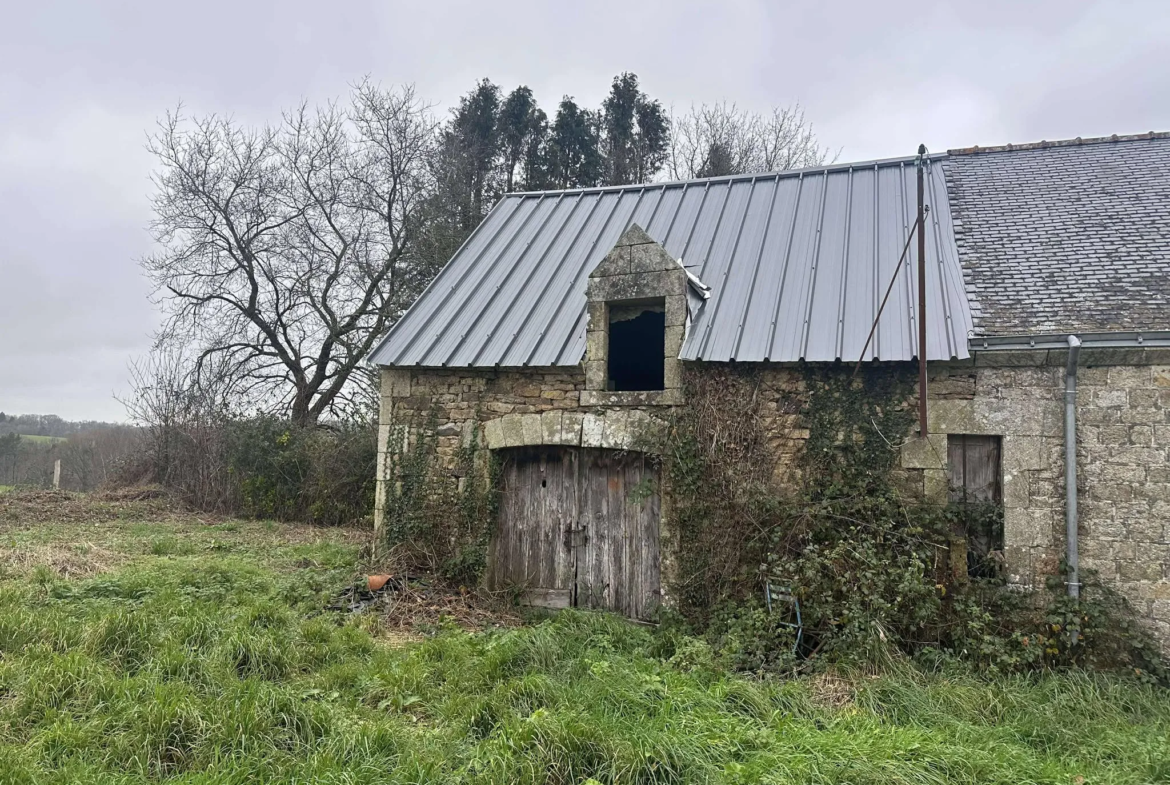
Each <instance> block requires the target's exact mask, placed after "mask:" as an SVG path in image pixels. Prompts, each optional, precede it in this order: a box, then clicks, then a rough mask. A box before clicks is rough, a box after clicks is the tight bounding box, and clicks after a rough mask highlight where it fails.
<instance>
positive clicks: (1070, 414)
mask: <svg viewBox="0 0 1170 785" xmlns="http://www.w3.org/2000/svg"><path fill="white" fill-rule="evenodd" d="M1080 353H1081V340H1080V339H1079V338H1077V337H1076V336H1075V335H1070V336H1069V337H1068V362H1067V363H1066V364H1065V369H1064V488H1065V506H1064V510H1065V524H1066V526H1067V534H1066V541H1067V543H1068V553H1067V558H1066V560H1067V561H1068V596H1070V597H1072V598H1073V599H1076V598H1077V597H1079V596H1080V594H1081V583H1080V574H1079V571H1078V565H1077V558H1078V557H1077V359H1078V357H1079V355H1080Z"/></svg>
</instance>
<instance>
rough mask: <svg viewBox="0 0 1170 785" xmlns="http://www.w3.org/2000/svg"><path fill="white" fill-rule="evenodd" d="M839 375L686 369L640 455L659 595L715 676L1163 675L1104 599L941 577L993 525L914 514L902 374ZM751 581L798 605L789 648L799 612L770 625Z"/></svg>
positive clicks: (908, 400)
mask: <svg viewBox="0 0 1170 785" xmlns="http://www.w3.org/2000/svg"><path fill="white" fill-rule="evenodd" d="M851 370H852V369H848V368H844V367H840V366H838V367H824V366H820V367H815V368H814V367H811V366H804V367H802V368H801V369H800V370H799V372H798V374H799V378H798V383H797V384H789V385H783V386H780V387H779V388H775V387H771V386H769V384H768V381H767V379H766V378H765V376H764V375H763V374H762V373H761V372H760V370H759V369H756V368H753V367H736V366H725V367H721V368H719V367H711V366H705V367H703V368H702V369H701V370H698V369H693V368H688V369H687V370H686V371H685V372H684V379H683V382H684V391H685V394H686V401H687V404H686V406H682V407H678V409H677V410H676V411H674V412H673V414H672V415H671V419H670V424H669V427H668V428H667V429H666V431H665V433H664V434H663V435H661V436H660V437H659V439H658V442H657V444H656V445H655V446H653V447H651V448H649V449H651V451H654V452H657V453H659V454H661V456H662V463H663V472H664V476H665V478H666V480H667V482H668V484H669V489H670V494H671V503H672V507H671V514H672V518H673V522H674V526H675V528H676V529H677V533H678V539H677V546H676V558H677V570H676V571H675V572H676V575H675V577H674V580H673V585H672V586H670V593H671V595H672V596H673V597H674V598H675V599H676V601H677V608H678V611H679V612H680V613H681V614H682V616H683V617H684V618H685V619H686V620H687V621H688V622H689V623H690V624H691V625H693V626H695V627H697V628H699V629H702V630H706V631H707V634H708V636H709V637H710V638H711V639H712V641H713V643H715V644H716V647H717V649H718V650H720V651H722V652H724V654H725V656H726V657H727V660H728V663H729V664H732V665H735V666H737V667H743V668H746V669H749V670H761V669H763V670H775V669H781V670H783V669H788V668H792V667H805V666H807V664H808V663H810V662H823V661H830V662H843V661H844V662H857V663H866V664H873V663H875V662H882V661H886V660H888V658H889V657H890V656H901V655H905V654H909V655H913V656H928V655H931V654H932V653H933V655H932V656H944V657H959V658H962V659H965V660H968V661H972V662H975V663H977V664H978V665H979V666H980V667H983V668H985V669H987V670H992V671H1015V670H1022V669H1027V668H1036V667H1057V666H1066V665H1090V666H1093V667H1113V668H1122V669H1126V670H1128V671H1132V672H1134V673H1135V674H1138V675H1144V676H1146V677H1150V678H1164V674H1165V671H1164V669H1162V668H1161V665H1160V664H1159V659H1158V656H1157V647H1156V646H1155V645H1154V644H1153V643H1152V641H1151V639H1150V636H1149V635H1148V633H1147V632H1145V628H1144V627H1142V626H1141V625H1140V624H1137V623H1136V622H1135V621H1134V619H1133V613H1132V609H1129V608H1128V605H1127V604H1126V603H1125V602H1124V600H1123V599H1122V598H1120V597H1118V596H1117V595H1116V594H1115V593H1113V592H1111V591H1110V590H1109V589H1108V588H1107V587H1104V586H1101V585H1100V584H1097V583H1094V584H1092V585H1091V587H1090V585H1089V584H1088V583H1087V584H1086V590H1085V593H1084V595H1083V597H1082V600H1081V601H1080V602H1079V603H1070V601H1069V600H1068V599H1067V597H1065V595H1064V594H1063V592H1061V591H1057V590H1056V589H1057V588H1062V587H1055V588H1052V589H1050V590H1048V591H1040V592H1036V593H1034V594H1025V593H1023V592H1021V591H1019V590H1014V589H1009V588H1008V587H1006V586H1005V580H1004V578H1003V576H1002V575H1001V574H1000V573H1001V570H1000V569H998V568H997V567H995V565H988V564H982V565H980V568H981V569H982V570H983V573H982V576H981V577H979V576H978V571H977V577H975V578H968V576H967V569H966V564H965V563H964V564H962V565H957V566H956V565H952V564H951V563H950V551H949V544H950V542H951V539H952V537H953V536H954V535H953V532H955V531H966V530H970V529H971V528H972V527H983V528H988V527H994V526H996V525H999V526H1002V510H1001V509H999V508H995V507H992V508H988V507H987V506H986V505H984V506H977V505H971V506H968V505H944V504H939V503H931V502H928V501H926V500H924V499H923V497H922V492H921V491H922V489H921V485H919V486H918V487H917V488H916V489H914V488H912V487H911V485H912V482H913V480H914V479H915V478H914V477H913V475H912V473H910V472H907V471H905V470H903V469H901V468H900V466H899V461H898V458H899V455H900V450H901V446H902V444H903V443H904V442H905V441H906V440H907V439H908V438H913V437H912V426H913V422H914V408H913V405H914V369H912V368H910V367H901V366H873V367H869V368H864V369H862V371H861V372H860V373H858V374H857V375H856V376H855V375H853V374H852V372H851ZM792 419H795V420H796V426H795V427H792V426H791V423H790V422H789V423H787V424H785V423H786V422H787V421H788V420H792ZM786 430H787V431H793V430H795V431H798V432H801V433H802V435H804V436H805V437H806V438H804V444H803V448H802V449H801V450H799V451H798V453H797V455H796V456H795V457H794V458H790V459H789V460H787V461H785V460H783V459H782V456H781V455H780V454H779V453H778V451H777V450H776V444H775V443H776V442H777V441H778V440H779V439H781V438H783V436H782V433H783V432H784V431H786ZM804 431H807V433H803V432H804ZM776 467H779V472H780V476H776V474H775V473H774V472H775V469H776ZM918 479H919V480H920V479H921V478H918ZM765 584H768V585H771V586H773V587H774V588H776V589H777V590H778V591H779V593H780V594H781V595H782V596H784V597H794V598H796V600H798V601H799V603H800V608H801V611H802V614H801V620H802V622H803V634H802V636H801V639H800V642H799V645H797V642H796V638H795V629H794V628H793V627H792V626H790V623H791V622H792V621H793V620H794V613H793V611H794V610H795V608H794V605H795V603H793V602H791V601H788V600H784V601H781V602H779V603H774V605H773V609H772V610H771V611H766V610H765V609H764V608H763V607H762V602H761V599H762V593H763V592H762V589H763V587H764V586H765ZM1054 586H1055V584H1054ZM1151 674H1153V675H1152V676H1151Z"/></svg>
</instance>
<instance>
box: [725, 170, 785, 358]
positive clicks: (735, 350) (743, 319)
mask: <svg viewBox="0 0 1170 785" xmlns="http://www.w3.org/2000/svg"><path fill="white" fill-rule="evenodd" d="M778 193H780V178H779V177H774V178H772V197H771V198H770V199H769V200H768V217H767V218H766V219H765V221H764V232H763V234H761V235H760V248H759V251H758V252H757V253H756V264H755V267H754V268H753V269H752V280H751V283H749V284H748V289H747V296H746V297H744V299H743V311H742V312H741V313H740V315H739V327H738V328H737V329H736V335H735V345H734V346H733V347H732V350H731V351H732V355H731V356H732V357H738V356H739V352H740V347H741V345H742V343H743V334H744V325H746V324H747V320H748V313H749V312H750V310H751V307H752V294H753V293H754V292H755V290H756V281H757V280H759V277H760V268H761V267H762V266H763V265H762V262H763V259H764V246H765V245H766V244H767V242H768V230H769V229H771V228H772V214H773V213H774V212H775V210H776V194H778Z"/></svg>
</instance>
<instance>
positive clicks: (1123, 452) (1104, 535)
mask: <svg viewBox="0 0 1170 785" xmlns="http://www.w3.org/2000/svg"><path fill="white" fill-rule="evenodd" d="M1064 361H1065V353H1064V352H1063V351H1061V352H1052V353H1051V356H1047V355H1046V354H1045V353H1023V354H1012V355H1006V354H1002V355H992V354H986V355H982V356H980V357H979V358H978V361H977V363H971V364H966V365H951V366H943V365H940V366H938V367H936V368H934V369H933V371H932V377H933V378H932V393H931V397H932V401H931V404H930V410H929V412H930V416H929V430H930V435H929V438H928V439H927V440H919V439H911V440H910V441H908V442H907V444H906V445H905V447H904V448H903V451H902V465H903V466H904V467H906V468H907V469H912V470H919V471H921V472H922V478H923V490H924V493H925V494H926V495H928V496H931V495H933V496H936V497H938V496H941V495H942V494H945V492H946V482H947V480H946V478H947V474H946V456H947V435H948V434H984V435H997V436H1001V437H1002V449H1003V452H1002V471H1003V477H1002V481H1003V496H1004V546H1005V557H1006V561H1007V567H1008V572H1009V576H1010V579H1011V580H1012V581H1013V582H1015V583H1017V584H1020V585H1023V586H1033V587H1040V586H1043V581H1044V579H1045V578H1046V576H1049V575H1052V574H1055V573H1056V572H1057V571H1058V568H1059V564H1060V561H1061V559H1062V558H1063V556H1064V553H1065V493H1064V491H1065V489H1064ZM1168 361H1170V356H1166V353H1165V352H1164V351H1163V350H1146V351H1142V350H1137V351H1125V352H1118V351H1113V352H1096V353H1094V352H1085V353H1083V354H1082V362H1081V368H1080V370H1079V372H1078V375H1077V379H1078V390H1077V491H1078V494H1077V495H1078V508H1079V532H1080V537H1079V552H1080V563H1081V567H1082V569H1089V570H1095V571H1096V572H1097V573H1098V574H1099V575H1100V576H1101V578H1102V579H1103V580H1104V581H1106V582H1108V583H1111V584H1112V585H1114V586H1115V587H1116V588H1118V589H1119V590H1120V591H1121V592H1122V593H1123V594H1124V595H1126V597H1128V599H1129V600H1130V601H1131V602H1132V603H1133V604H1134V605H1135V607H1136V608H1137V609H1138V611H1139V613H1140V614H1141V615H1143V616H1145V617H1146V618H1148V619H1149V622H1150V625H1151V627H1152V629H1153V630H1154V632H1155V634H1157V636H1158V637H1159V639H1160V640H1161V642H1162V645H1163V647H1164V648H1165V649H1167V650H1168V651H1170V365H1166V364H1161V363H1167V362H1168ZM1112 363H1117V364H1112ZM936 395H938V396H940V397H938V398H936V397H935V396H936Z"/></svg>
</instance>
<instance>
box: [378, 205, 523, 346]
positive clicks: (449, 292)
mask: <svg viewBox="0 0 1170 785" xmlns="http://www.w3.org/2000/svg"><path fill="white" fill-rule="evenodd" d="M503 203H504V200H500V201H499V202H497V203H496V206H495V207H493V208H492V210H491V212H493V213H494V212H495V211H496V210H498V209H499V208H500V205H501V204H503ZM519 210H520V208H519V204H517V205H515V206H513V207H512V209H511V210H510V211H509V212H508V214H507V215H506V216H505V217H504V226H505V227H506V226H507V225H508V224H509V223H510V222H511V220H512V218H513V217H514V216H515V215H516V214H517V213H518V212H519ZM490 214H491V213H489V216H490ZM486 223H487V218H485V219H484V220H483V221H481V222H480V224H479V226H477V227H476V228H475V231H473V232H472V234H471V236H470V237H468V238H467V240H466V241H464V244H463V245H462V246H460V249H461V250H462V249H463V248H465V247H467V246H468V244H469V243H470V242H471V239H472V238H473V237H475V234H476V233H477V232H478V231H479V228H480V227H481V226H483V225H484V224H486ZM499 236H500V231H499V230H496V232H495V233H494V234H493V235H492V236H491V238H490V239H489V240H488V241H487V242H486V243H485V244H484V247H483V248H481V249H480V251H479V253H478V254H476V256H475V259H476V260H478V259H480V258H481V257H482V256H483V254H484V253H485V252H486V251H487V249H488V248H490V247H491V246H492V245H493V244H494V243H495V241H496V238H497V237H499ZM457 258H458V254H456V256H454V257H452V259H457ZM474 267H475V261H474V260H473V261H472V262H470V263H469V264H468V265H467V267H466V268H465V269H464V270H463V273H462V274H461V275H460V276H459V277H458V278H457V279H456V281H455V283H454V284H452V286H451V288H450V289H449V290H447V292H446V294H444V295H443V296H442V298H441V299H440V300H439V303H438V307H434V308H432V309H431V312H430V313H429V314H428V315H427V316H426V318H425V319H424V320H423V323H422V324H421V325H420V326H419V327H418V328H417V329H415V331H414V332H413V333H412V334H411V335H410V337H409V338H407V341H406V344H405V345H404V346H403V347H402V348H401V349H400V350H399V351H398V352H397V353H396V354H395V355H394V358H393V359H392V360H391V361H390V363H388V364H390V365H396V364H398V363H399V362H400V361H401V360H402V357H403V355H405V354H406V353H407V352H409V351H410V350H411V348H413V346H414V343H415V341H417V340H418V339H419V338H420V337H422V335H423V334H424V331H425V330H426V329H428V328H429V327H430V324H431V321H432V320H433V319H434V318H435V316H436V315H438V313H439V311H440V310H442V308H443V306H444V305H446V304H447V301H448V300H449V299H450V297H451V295H452V294H453V293H454V292H455V289H456V287H458V286H460V285H461V284H462V283H463V281H464V280H466V279H467V276H468V275H469V274H470V273H471V270H472V269H473V268H474ZM448 269H452V270H453V269H454V268H453V267H452V266H451V265H450V263H448V266H447V267H444V268H443V270H442V271H440V273H439V275H438V276H436V277H435V281H434V283H435V284H438V283H439V280H440V279H441V278H442V277H443V272H446V270H448ZM436 288H437V287H436ZM429 291H430V287H428V288H427V289H426V290H425V291H424V292H423V294H422V295H421V296H420V297H419V298H418V300H416V301H415V305H417V304H418V303H421V302H422V301H423V300H424V298H425V296H426V295H427V293H428V292H429ZM411 309H412V310H413V306H412V307H411ZM405 318H406V317H405V315H404V316H403V318H402V319H399V320H398V322H397V323H396V324H395V325H394V327H395V328H398V327H399V326H400V325H402V324H403V322H404V320H405ZM391 334H393V331H392V332H391V333H389V334H387V336H386V337H387V338H389V337H390V335H391Z"/></svg>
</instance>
